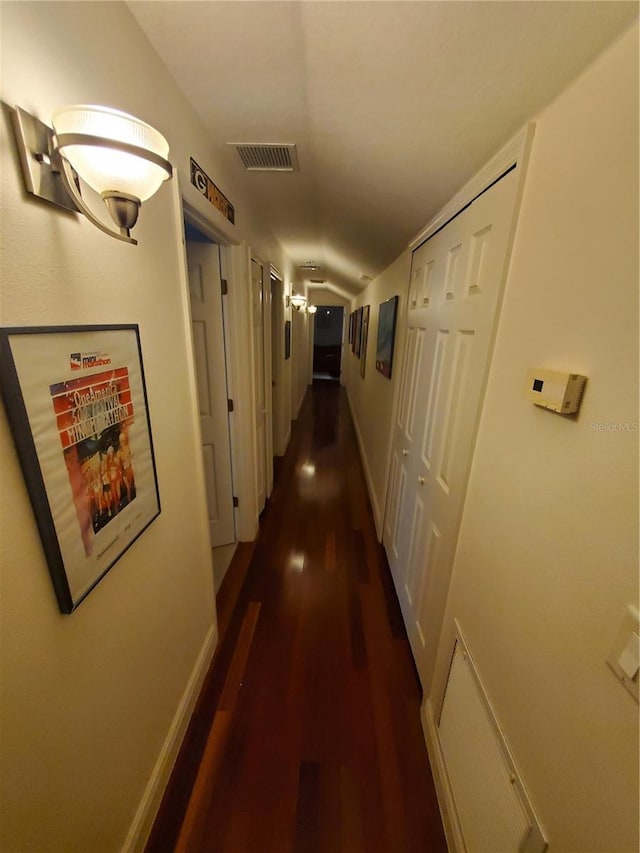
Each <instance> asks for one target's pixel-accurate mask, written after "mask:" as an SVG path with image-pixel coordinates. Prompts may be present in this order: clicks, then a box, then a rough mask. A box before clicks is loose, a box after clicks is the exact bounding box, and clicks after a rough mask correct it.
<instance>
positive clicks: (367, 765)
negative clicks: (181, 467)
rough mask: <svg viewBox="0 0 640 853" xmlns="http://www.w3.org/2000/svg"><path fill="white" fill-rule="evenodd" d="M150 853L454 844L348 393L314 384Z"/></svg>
mask: <svg viewBox="0 0 640 853" xmlns="http://www.w3.org/2000/svg"><path fill="white" fill-rule="evenodd" d="M218 603H219V629H220V641H219V646H218V650H217V652H216V655H215V658H214V661H213V663H212V666H211V670H210V672H209V675H208V677H207V680H206V683H205V686H204V688H203V691H202V695H201V697H200V700H199V702H198V705H197V707H196V710H195V713H194V716H193V719H192V721H191V725H190V727H189V731H188V733H187V736H186V738H185V742H184V744H183V747H182V750H181V752H180V755H179V757H178V761H177V763H176V766H175V768H174V772H173V775H172V778H171V781H170V783H169V786H168V788H167V791H166V794H165V797H164V800H163V803H162V806H161V808H160V811H159V813H158V817H157V819H156V822H155V825H154V828H153V832H152V834H151V837H150V840H149V843H148V845H147V853H164V851H174V850H176V851H186V853H197V851H215V852H216V853H244V851H246V853H287V852H288V851H291V853H432V851H433V853H441V851H442V853H444V851H446V843H445V839H444V834H443V830H442V825H441V821H440V815H439V812H438V806H437V802H436V797H435V792H434V788H433V781H432V778H431V772H430V768H429V762H428V758H427V753H426V748H425V745H424V739H423V735H422V730H421V726H420V718H419V708H420V700H421V695H420V688H419V684H418V681H417V677H416V673H415V669H414V666H413V661H412V658H411V653H410V650H409V644H408V641H407V638H406V634H405V631H404V627H403V623H402V617H401V614H400V610H399V607H398V603H397V599H396V597H395V592H394V589H393V582H392V580H391V577H390V574H389V569H388V566H387V563H386V559H385V555H384V551H383V549H382V547H381V546H380V545H379V543H378V542H377V541H376V536H375V530H374V525H373V518H372V515H371V509H370V506H369V501H368V496H367V490H366V485H365V482H364V478H363V474H362V469H361V465H360V460H359V455H358V449H357V444H356V440H355V435H354V431H353V427H352V424H351V419H350V415H349V411H348V405H347V402H346V398H345V396H344V391H343V390H342V389H340V387H339V386H338V385H337V383H331V382H316V383H315V384H314V386H313V388H312V389H310V392H309V393H308V394H307V397H306V399H305V402H304V405H303V408H302V411H301V413H300V417H299V419H298V421H297V422H296V423H295V424H294V430H293V434H292V439H291V443H290V446H289V449H288V451H287V454H286V456H285V457H284V459H283V461H282V463H281V464H280V465H279V466H278V471H277V477H276V484H275V488H274V491H273V494H272V497H271V499H270V501H269V502H268V505H267V507H266V509H265V511H264V513H263V516H262V520H261V526H260V533H259V536H258V538H257V540H256V542H255V543H252V544H251V545H241V546H240V547H239V549H238V552H237V553H236V556H235V557H234V561H233V564H232V566H231V568H230V569H229V572H228V574H227V577H226V578H225V582H224V584H223V588H222V590H221V593H220V596H219V602H218Z"/></svg>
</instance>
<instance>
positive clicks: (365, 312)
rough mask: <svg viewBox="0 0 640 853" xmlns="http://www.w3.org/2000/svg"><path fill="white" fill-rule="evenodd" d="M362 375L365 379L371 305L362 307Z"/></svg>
mask: <svg viewBox="0 0 640 853" xmlns="http://www.w3.org/2000/svg"><path fill="white" fill-rule="evenodd" d="M360 338H361V341H362V343H361V347H360V376H362V378H363V379H364V374H365V372H366V369H367V340H368V338H369V306H368V305H365V306H364V307H363V308H362V330H361V333H360Z"/></svg>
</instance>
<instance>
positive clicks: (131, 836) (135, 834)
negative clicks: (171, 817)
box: [122, 625, 218, 853]
mask: <svg viewBox="0 0 640 853" xmlns="http://www.w3.org/2000/svg"><path fill="white" fill-rule="evenodd" d="M217 642H218V628H217V625H212V626H211V628H210V629H209V631H208V633H207V636H206V638H205V641H204V643H203V644H202V647H201V649H200V653H199V654H198V659H197V660H196V663H195V666H194V668H193V670H192V672H191V676H190V677H189V681H188V682H187V686H186V688H185V691H184V693H183V694H182V698H181V699H180V704H179V705H178V708H177V710H176V713H175V716H174V718H173V720H172V722H171V725H170V726H169V731H168V732H167V736H166V738H165V741H164V744H163V745H162V749H161V750H160V754H159V755H158V759H157V761H156V763H155V766H154V768H153V771H152V773H151V777H150V779H149V782H148V783H147V786H146V788H145V791H144V794H143V795H142V799H141V800H140V804H139V805H138V809H137V811H136V814H135V817H134V819H133V823H132V824H131V827H130V828H129V832H128V834H127V838H126V840H125V842H124V844H123V846H122V851H123V853H138V851H143V850H144V848H145V845H146V843H147V840H148V838H149V835H150V833H151V828H152V826H153V821H154V820H155V817H156V814H157V811H158V808H159V807H160V802H161V800H162V795H163V794H164V790H165V788H166V786H167V783H168V781H169V777H170V775H171V771H172V770H173V765H174V764H175V761H176V758H177V757H178V752H179V750H180V746H181V745H182V741H183V738H184V736H185V733H186V731H187V726H188V725H189V720H190V719H191V715H192V714H193V709H194V708H195V704H196V701H197V699H198V696H199V695H200V690H201V688H202V684H203V682H204V678H205V676H206V674H207V672H208V670H209V665H210V663H211V659H212V657H213V653H214V651H215V649H216V645H217Z"/></svg>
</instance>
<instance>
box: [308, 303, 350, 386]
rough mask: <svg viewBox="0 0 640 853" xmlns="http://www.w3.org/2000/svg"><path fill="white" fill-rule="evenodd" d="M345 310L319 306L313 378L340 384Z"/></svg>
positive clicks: (339, 306) (315, 320)
mask: <svg viewBox="0 0 640 853" xmlns="http://www.w3.org/2000/svg"><path fill="white" fill-rule="evenodd" d="M343 328H344V308H343V307H342V306H341V305H318V310H317V311H316V313H315V314H314V329H313V378H314V380H315V379H325V380H329V381H333V382H340V373H341V370H342V337H343Z"/></svg>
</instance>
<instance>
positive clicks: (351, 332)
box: [349, 311, 353, 344]
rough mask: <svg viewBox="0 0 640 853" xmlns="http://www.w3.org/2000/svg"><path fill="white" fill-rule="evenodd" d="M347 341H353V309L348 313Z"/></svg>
mask: <svg viewBox="0 0 640 853" xmlns="http://www.w3.org/2000/svg"><path fill="white" fill-rule="evenodd" d="M349 343H350V344H352V343H353V311H352V312H351V314H349Z"/></svg>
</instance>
